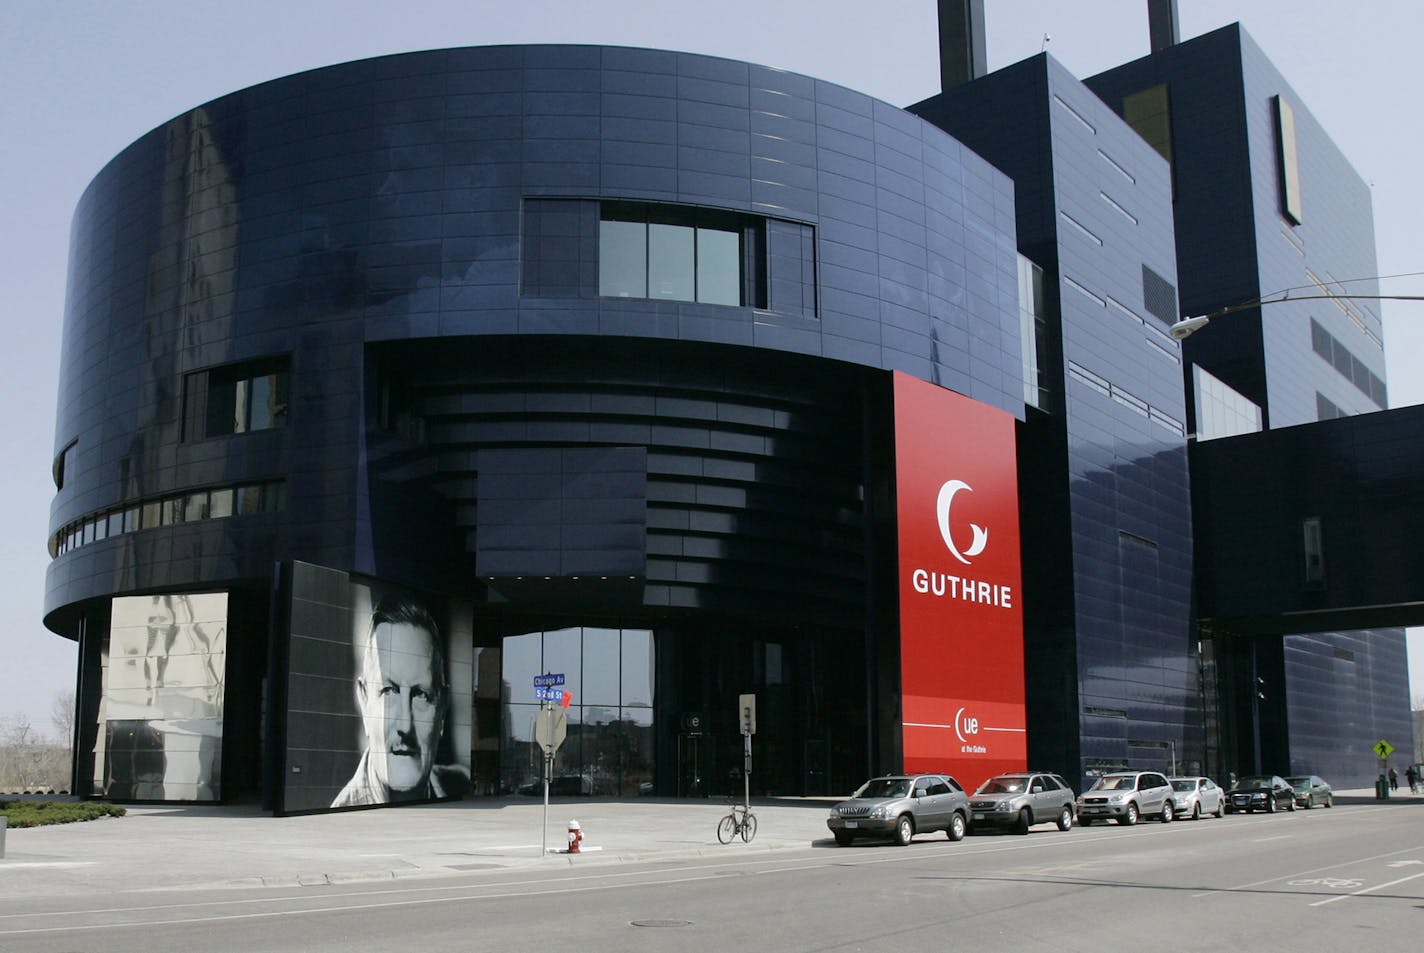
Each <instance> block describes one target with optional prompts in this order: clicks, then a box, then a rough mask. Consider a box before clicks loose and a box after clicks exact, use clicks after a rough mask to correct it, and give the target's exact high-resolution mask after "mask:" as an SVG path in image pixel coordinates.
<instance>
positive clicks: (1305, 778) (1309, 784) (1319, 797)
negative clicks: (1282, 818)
mask: <svg viewBox="0 0 1424 953" xmlns="http://www.w3.org/2000/svg"><path fill="white" fill-rule="evenodd" d="M1286 783H1287V784H1289V785H1290V786H1291V787H1292V788H1294V789H1295V803H1296V804H1298V805H1300V806H1301V807H1303V808H1305V809H1306V810H1307V811H1308V810H1310V809H1311V808H1312V807H1314V806H1315V805H1317V804H1324V805H1325V806H1326V807H1334V806H1335V792H1334V791H1333V790H1331V788H1330V785H1328V784H1326V783H1325V779H1324V778H1321V777H1319V776H1318V775H1314V774H1300V775H1293V776H1291V777H1289V778H1286Z"/></svg>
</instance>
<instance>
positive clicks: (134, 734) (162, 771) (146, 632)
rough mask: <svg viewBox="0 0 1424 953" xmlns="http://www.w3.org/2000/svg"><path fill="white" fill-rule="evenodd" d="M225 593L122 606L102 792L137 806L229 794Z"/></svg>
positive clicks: (103, 723)
mask: <svg viewBox="0 0 1424 953" xmlns="http://www.w3.org/2000/svg"><path fill="white" fill-rule="evenodd" d="M227 603H228V597H227V593H225V592H206V593H182V594H160V595H150V596H124V597H120V598H116V599H114V601H113V608H112V616H111V621H110V626H109V638H108V645H107V649H106V651H105V652H104V653H103V654H102V657H101V666H102V668H101V677H102V679H103V691H102V695H101V697H100V703H99V731H98V733H97V736H96V740H95V758H94V767H95V775H96V776H95V778H94V781H95V788H96V790H99V791H102V792H103V793H104V795H105V796H107V797H111V798H115V799H119V800H136V801H214V800H217V799H218V798H219V797H221V780H222V777H221V775H222V737H223V684H224V666H225V663H226V658H227V625H228V604H227Z"/></svg>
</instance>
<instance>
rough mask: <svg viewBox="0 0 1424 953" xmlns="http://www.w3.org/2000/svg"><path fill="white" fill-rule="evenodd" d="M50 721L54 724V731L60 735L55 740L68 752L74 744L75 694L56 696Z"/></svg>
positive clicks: (66, 693)
mask: <svg viewBox="0 0 1424 953" xmlns="http://www.w3.org/2000/svg"><path fill="white" fill-rule="evenodd" d="M49 718H50V721H52V722H54V729H55V731H56V732H58V733H59V737H57V738H56V739H55V740H56V741H58V742H59V743H60V744H62V745H63V746H64V747H65V749H66V750H67V749H68V748H69V747H70V746H71V745H73V744H74V693H73V692H60V693H59V694H57V695H55V696H54V703H53V704H51V705H50V709H49Z"/></svg>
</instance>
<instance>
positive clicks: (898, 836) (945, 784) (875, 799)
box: [826, 774, 969, 847]
mask: <svg viewBox="0 0 1424 953" xmlns="http://www.w3.org/2000/svg"><path fill="white" fill-rule="evenodd" d="M826 826H827V827H829V828H830V829H831V833H832V834H834V835H835V838H836V843H837V844H840V845H841V846H842V847H846V846H848V845H849V844H850V843H851V842H852V841H854V840H855V839H856V838H857V837H892V838H894V840H895V843H897V844H899V845H901V846H902V847H903V846H904V845H905V844H908V843H909V842H910V839H911V838H912V837H914V836H915V835H916V834H924V833H928V832H930V831H944V832H945V833H947V834H948V835H949V839H950V840H961V839H962V838H963V837H964V832H965V831H967V830H968V829H969V795H967V794H965V793H964V788H962V787H961V786H960V784H959V782H958V781H956V780H954V778H952V777H950V776H949V775H947V774H893V775H886V776H885V777H880V778H871V779H870V780H869V781H866V782H865V783H864V784H862V785H861V786H860V790H858V791H856V792H855V793H854V794H852V795H851V796H850V800H848V801H842V802H841V803H839V804H837V805H836V806H835V807H833V808H831V816H830V817H828V818H826Z"/></svg>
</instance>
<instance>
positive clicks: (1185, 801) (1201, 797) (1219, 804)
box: [1167, 777, 1226, 820]
mask: <svg viewBox="0 0 1424 953" xmlns="http://www.w3.org/2000/svg"><path fill="white" fill-rule="evenodd" d="M1167 780H1168V781H1171V782H1172V803H1173V804H1174V805H1175V806H1176V809H1177V816H1178V817H1190V818H1191V819H1192V820H1197V819H1198V818H1200V817H1201V816H1202V815H1203V814H1210V815H1212V816H1213V817H1220V816H1221V815H1222V814H1223V813H1224V811H1225V804H1226V792H1225V791H1224V790H1222V788H1221V785H1219V784H1217V783H1216V782H1215V781H1213V780H1212V779H1211V778H1190V777H1189V778H1168V779H1167Z"/></svg>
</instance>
